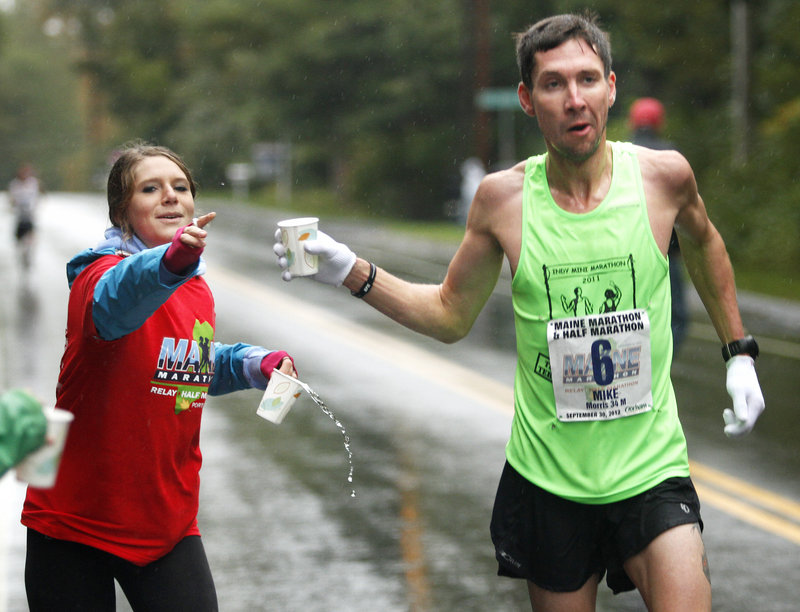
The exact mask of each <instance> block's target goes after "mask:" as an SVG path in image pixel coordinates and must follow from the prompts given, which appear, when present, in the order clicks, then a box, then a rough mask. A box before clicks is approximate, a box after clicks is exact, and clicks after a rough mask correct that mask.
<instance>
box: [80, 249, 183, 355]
mask: <svg viewBox="0 0 800 612" xmlns="http://www.w3.org/2000/svg"><path fill="white" fill-rule="evenodd" d="M168 246H169V245H166V244H165V245H161V246H158V247H155V248H153V249H147V250H146V251H142V252H140V253H137V254H135V255H131V256H130V257H126V258H125V259H123V260H122V261H121V262H119V263H118V264H117V265H115V266H114V267H113V268H110V269H109V270H107V271H106V272H105V273H104V274H103V276H102V277H101V278H100V280H99V281H98V282H97V285H96V286H95V288H94V295H93V305H92V319H93V320H94V325H95V328H96V329H97V332H98V333H99V334H100V337H101V338H103V340H116V339H117V338H121V337H122V336H124V335H126V334H129V333H131V332H132V331H135V330H137V329H139V327H141V326H142V325H143V324H144V322H145V321H147V319H148V317H150V315H152V314H153V313H154V312H155V311H156V310H158V308H159V307H160V306H161V305H162V304H163V303H164V302H166V301H167V300H168V299H169V297H170V296H171V295H172V294H173V292H174V291H175V290H176V289H177V288H178V287H180V286H181V285H182V284H183V283H185V282H186V281H187V280H189V279H190V278H192V277H193V276H194V275H195V274H196V272H197V266H195V267H194V268H192V270H191V271H190V272H189V274H187V275H186V276H177V275H175V274H172V273H170V272H169V271H167V270H166V268H165V267H164V265H163V263H162V259H163V257H164V253H165V252H166V250H167V248H168Z"/></svg>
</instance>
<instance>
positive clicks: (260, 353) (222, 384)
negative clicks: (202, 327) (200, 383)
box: [208, 342, 269, 395]
mask: <svg viewBox="0 0 800 612" xmlns="http://www.w3.org/2000/svg"><path fill="white" fill-rule="evenodd" d="M268 353H269V351H268V350H267V349H265V348H261V347H260V346H251V345H249V344H244V343H241V342H239V343H237V344H220V343H219V342H215V343H214V377H213V378H212V379H211V385H210V386H209V387H208V394H209V395H222V394H224V393H231V392H233V391H240V390H242V389H250V388H252V387H255V388H256V389H266V387H267V379H266V377H265V376H264V374H262V372H261V360H262V359H264V356H265V355H267V354H268Z"/></svg>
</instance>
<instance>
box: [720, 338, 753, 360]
mask: <svg viewBox="0 0 800 612" xmlns="http://www.w3.org/2000/svg"><path fill="white" fill-rule="evenodd" d="M742 353H747V354H748V355H750V357H752V358H753V359H755V358H756V357H758V343H757V342H756V341H755V339H754V338H753V336H745V337H744V338H742V339H741V340H734V341H733V342H731V343H730V344H725V345H723V346H722V358H723V359H724V360H725V361H726V362H727V361H728V360H729V359H730V358H731V357H734V356H736V355H741V354H742Z"/></svg>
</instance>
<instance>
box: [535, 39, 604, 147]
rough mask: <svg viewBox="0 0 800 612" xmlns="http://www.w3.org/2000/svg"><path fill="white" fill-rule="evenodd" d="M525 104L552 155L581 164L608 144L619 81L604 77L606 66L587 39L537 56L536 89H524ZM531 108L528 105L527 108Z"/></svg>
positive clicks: (570, 42) (574, 40)
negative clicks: (609, 121)
mask: <svg viewBox="0 0 800 612" xmlns="http://www.w3.org/2000/svg"><path fill="white" fill-rule="evenodd" d="M519 94H520V102H521V103H522V107H523V109H524V110H525V112H526V113H528V114H529V115H531V116H534V117H536V118H537V120H538V122H539V127H540V129H541V130H542V134H543V135H544V139H545V142H546V143H547V147H548V150H549V151H551V152H553V153H555V154H560V155H561V156H563V157H565V158H566V159H569V160H572V161H576V162H581V161H585V160H586V159H588V158H590V157H591V156H592V155H593V154H594V153H595V152H596V151H597V149H598V147H599V146H600V143H601V141H602V140H603V139H604V138H605V133H606V123H607V122H608V109H609V108H610V107H611V105H612V104H613V103H614V98H615V96H616V76H615V75H614V73H613V72H612V73H611V74H610V75H609V77H608V79H606V78H605V77H604V75H603V62H602V60H601V59H600V57H599V56H598V55H597V53H595V52H594V50H593V49H592V47H591V46H590V45H589V44H588V43H587V42H586V41H584V40H583V39H570V40H568V41H566V42H565V43H563V44H561V45H559V46H558V47H555V48H554V49H550V50H549V51H544V52H539V53H537V54H536V70H535V71H534V74H533V89H532V91H531V92H527V90H525V88H524V86H522V85H521V86H520V92H519ZM526 103H527V104H526Z"/></svg>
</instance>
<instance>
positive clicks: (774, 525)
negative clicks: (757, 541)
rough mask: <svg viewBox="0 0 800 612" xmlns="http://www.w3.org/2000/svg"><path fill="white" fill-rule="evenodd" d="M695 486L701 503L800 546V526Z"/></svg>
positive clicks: (710, 489)
mask: <svg viewBox="0 0 800 612" xmlns="http://www.w3.org/2000/svg"><path fill="white" fill-rule="evenodd" d="M694 484H695V488H696V489H697V495H698V496H699V497H700V502H701V503H704V504H710V505H712V506H714V507H715V508H717V509H718V510H722V511H723V512H724V513H725V514H729V515H731V516H734V517H736V518H738V519H741V520H742V521H744V522H746V523H749V524H750V525H755V526H756V527H760V528H761V529H763V530H765V531H768V532H770V533H772V534H774V535H776V536H779V537H781V538H783V539H784V540H789V541H790V542H794V543H795V544H798V545H800V525H796V524H794V523H792V522H790V521H787V520H786V519H782V518H780V517H778V516H775V515H774V514H771V513H769V512H767V511H766V510H761V509H760V508H756V507H754V506H751V505H750V504H748V503H746V502H743V501H741V500H740V499H737V498H735V497H732V496H730V495H727V494H725V493H720V492H719V491H716V490H715V489H713V488H711V487H709V486H706V485H705V484H702V483H700V482H695V483H694Z"/></svg>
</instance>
